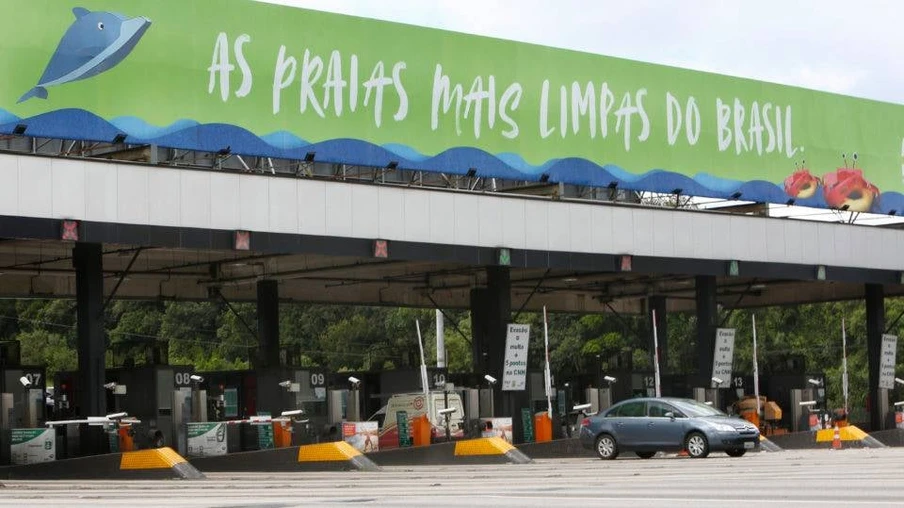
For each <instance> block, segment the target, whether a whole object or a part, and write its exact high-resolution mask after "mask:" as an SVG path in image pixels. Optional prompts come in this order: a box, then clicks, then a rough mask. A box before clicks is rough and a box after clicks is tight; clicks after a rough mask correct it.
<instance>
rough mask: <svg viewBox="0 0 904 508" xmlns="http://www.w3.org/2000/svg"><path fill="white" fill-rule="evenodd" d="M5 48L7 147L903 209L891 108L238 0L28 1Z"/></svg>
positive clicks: (903, 183) (1, 30)
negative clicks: (36, 141) (74, 142)
mask: <svg viewBox="0 0 904 508" xmlns="http://www.w3.org/2000/svg"><path fill="white" fill-rule="evenodd" d="M0 34H2V35H0V66H2V67H3V68H4V69H5V70H6V72H5V73H4V77H5V79H4V80H2V82H0V109H2V111H0V132H4V133H20V134H21V133H24V134H25V135H34V136H44V137H61V138H71V139H92V140H101V141H112V140H116V139H118V140H120V141H123V140H124V141H125V142H127V143H133V144H143V143H155V144H158V145H161V146H171V147H177V148H187V149H195V150H204V151H228V152H232V153H242V154H250V155H262V156H268V157H280V158H289V159H303V158H308V159H311V158H313V159H314V160H317V161H325V162H341V163H347V164H361V165H370V166H378V167H386V166H388V167H391V168H395V167H398V168H404V169H423V170H428V171H440V172H446V173H455V174H465V173H469V172H470V173H472V174H474V175H476V176H492V177H500V178H511V179H519V180H534V181H551V182H556V181H561V182H566V183H574V184H580V185H593V186H603V187H604V186H609V187H618V188H627V189H635V190H648V191H657V192H669V193H672V192H674V193H681V194H685V195H700V196H715V197H726V198H727V197H731V198H735V199H744V200H754V201H767V202H775V203H786V202H794V203H797V204H807V205H811V206H821V207H834V208H845V209H849V210H855V211H874V212H881V213H892V214H897V213H899V212H900V211H901V210H904V195H902V194H901V192H902V190H904V180H902V152H904V150H902V145H904V109H902V107H901V106H899V105H893V104H885V103H880V102H876V101H870V100H861V99H854V98H848V97H842V96H838V95H832V94H828V93H822V92H815V91H810V90H805V89H801V88H794V87H788V86H780V85H774V84H769V83H763V82H758V81H752V80H746V79H738V78H732V77H727V76H721V75H715V74H709V73H703V72H695V71H689V70H683V69H677V68H672V67H666V66H660V65H652V64H646V63H640V62H635V61H629V60H623V59H618V58H611V57H604V56H596V55H590V54H585V53H580V52H575V51H567V50H561V49H553V48H547V47H540V46H535V45H530V44H522V43H514V42H509V41H503V40H497V39H491V38H485V37H476V36H469V35H463V34H458V33H450V32H445V31H440V30H433V29H426V28H419V27H413V26H407V25H401V24H395V23H388V22H382V21H374V20H367V19H361V18H354V17H349V16H343V15H337V14H330V13H323V12H316V11H309V10H302V9H295V8H289V7H283V6H276V5H270V4H264V3H259V2H253V1H249V0H218V1H217V2H215V3H212V2H209V1H207V2H205V1H198V0H196V1H185V0H132V1H129V2H123V1H120V0H88V1H82V0H79V1H77V2H76V1H74V0H30V1H29V2H17V3H16V9H13V10H10V11H9V12H8V13H7V15H5V16H3V17H2V19H0ZM224 153H225V152H224ZM843 154H844V155H843ZM855 154H856V155H855Z"/></svg>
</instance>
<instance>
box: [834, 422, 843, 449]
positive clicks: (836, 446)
mask: <svg viewBox="0 0 904 508" xmlns="http://www.w3.org/2000/svg"><path fill="white" fill-rule="evenodd" d="M832 449H833V450H840V449H841V434H840V433H839V432H838V424H835V434H834V435H833V436H832Z"/></svg>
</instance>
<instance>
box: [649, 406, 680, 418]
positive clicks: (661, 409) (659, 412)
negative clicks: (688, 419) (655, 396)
mask: <svg viewBox="0 0 904 508" xmlns="http://www.w3.org/2000/svg"><path fill="white" fill-rule="evenodd" d="M648 411H649V412H648V414H649V415H650V416H655V417H660V418H665V414H666V413H669V412H671V413H675V416H678V414H677V411H675V410H674V409H672V408H671V407H670V406H667V405H665V404H663V403H662V402H650V404H649V409H648Z"/></svg>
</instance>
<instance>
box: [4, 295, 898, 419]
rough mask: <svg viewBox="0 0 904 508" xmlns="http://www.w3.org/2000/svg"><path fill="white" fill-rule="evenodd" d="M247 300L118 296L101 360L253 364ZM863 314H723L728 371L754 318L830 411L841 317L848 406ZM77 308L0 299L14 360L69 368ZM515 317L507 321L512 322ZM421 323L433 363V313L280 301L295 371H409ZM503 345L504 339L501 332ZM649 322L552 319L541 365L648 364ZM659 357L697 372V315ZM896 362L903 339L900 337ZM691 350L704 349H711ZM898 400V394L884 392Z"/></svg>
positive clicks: (467, 337)
mask: <svg viewBox="0 0 904 508" xmlns="http://www.w3.org/2000/svg"><path fill="white" fill-rule="evenodd" d="M256 311H257V309H256V306H255V305H254V304H233V305H232V306H231V307H230V306H227V305H225V304H222V303H212V302H205V303H186V302H166V303H162V302H133V301H116V302H113V303H112V304H111V305H110V307H109V308H108V309H107V312H106V314H105V316H104V319H105V325H106V334H107V335H106V340H107V343H108V345H109V350H110V354H109V355H108V357H107V362H108V365H109V366H119V365H122V364H124V363H135V364H142V363H147V362H151V361H153V360H154V355H155V351H157V352H158V353H160V352H162V354H163V355H164V356H163V358H164V359H167V360H168V361H169V362H170V363H172V364H193V365H195V366H196V368H197V369H199V370H201V371H205V370H232V369H245V368H250V366H251V365H252V361H253V358H254V355H255V353H256V351H257V317H256V314H257V312H256ZM865 314H866V309H865V305H864V303H863V302H859V301H851V302H836V303H828V304H817V305H800V306H796V307H773V308H763V309H755V310H737V311H733V312H724V313H722V316H721V317H722V319H723V320H724V321H723V323H722V324H721V326H724V327H731V328H735V329H736V330H737V335H736V343H735V363H734V370H735V372H736V373H738V374H739V375H749V374H750V373H751V372H752V369H753V358H752V350H753V348H752V345H753V344H752V318H753V316H754V315H755V316H756V320H757V331H758V336H757V341H758V364H759V368H760V371H761V372H762V373H764V374H767V373H769V372H777V371H781V370H782V369H783V368H785V367H787V365H788V363H789V362H790V361H792V360H803V361H805V362H806V366H807V371H808V372H809V373H814V374H817V373H824V374H825V376H826V380H827V397H828V401H829V406H830V407H841V406H842V405H843V404H844V400H843V394H842V389H841V386H842V383H841V372H842V367H841V358H842V345H841V319H842V317H844V319H845V322H846V331H847V357H848V371H849V379H850V396H849V401H850V406H851V408H857V407H862V406H863V405H864V401H865V399H866V393H867V386H868V385H867V382H868V379H867V377H868V368H867V348H866V326H865V321H866V315H865ZM902 314H904V299H902V298H887V299H886V324H887V326H888V327H889V333H892V334H896V335H899V336H902V335H904V319H899V318H900V316H901V315H902ZM446 316H447V318H446V327H445V345H446V362H447V368H448V369H449V371H450V372H453V373H465V372H472V371H473V370H474V367H473V362H472V345H471V316H470V313H469V312H468V311H463V310H458V311H446ZM76 317H77V316H76V312H75V303H74V302H73V301H71V300H0V340H18V341H20V342H21V352H22V360H23V362H24V363H27V364H35V365H46V366H47V371H48V376H51V377H52V376H53V374H54V373H55V372H57V371H60V370H72V369H76V368H77V366H78V363H77V354H76V351H77V344H76V342H77V333H76ZM513 319H514V318H513ZM416 321H417V322H419V323H420V326H421V335H422V338H423V342H424V356H425V359H426V361H427V363H428V365H433V364H434V362H435V359H436V331H435V330H436V328H435V311H433V310H430V309H403V308H397V309H388V308H375V307H350V306H326V305H301V304H281V305H280V342H281V345H282V346H284V347H286V346H293V347H296V348H297V349H298V351H299V352H300V353H301V361H302V365H304V366H325V367H327V368H329V369H332V370H336V371H339V370H371V369H373V370H382V369H393V368H412V367H416V366H417V365H418V364H419V363H420V353H419V348H418V343H417V332H416V328H415V322H416ZM517 321H518V322H519V323H525V324H529V325H530V326H531V342H530V351H529V357H528V361H529V368H530V369H531V370H540V369H542V367H543V361H544V357H545V353H544V330H543V316H542V314H540V313H523V314H521V315H520V316H518V317H517ZM503 340H504V339H503ZM651 342H652V340H651V333H650V330H649V325H648V322H647V320H645V319H643V318H642V317H639V316H624V315H614V314H605V315H583V316H575V315H564V314H555V315H550V316H549V348H550V363H551V366H552V370H553V373H554V374H555V375H556V376H557V378H559V379H568V378H572V377H574V376H580V375H583V374H595V373H599V372H606V371H615V370H621V371H625V370H631V371H649V370H652V355H651ZM667 348H668V349H667V353H668V354H667V357H668V362H669V364H668V365H667V366H665V365H664V366H663V368H664V369H667V371H668V372H670V373H673V374H682V373H683V374H687V373H692V372H694V371H695V370H696V368H697V363H698V357H697V356H698V352H697V350H696V320H695V317H694V316H693V314H692V313H672V314H669V316H668V343H667ZM898 348H899V350H898V356H897V358H898V362H899V363H902V362H904V340H899V341H898ZM700 354H711V353H708V352H704V353H700ZM893 396H894V397H897V398H896V399H895V400H900V399H901V398H904V396H899V394H898V393H895V395H893Z"/></svg>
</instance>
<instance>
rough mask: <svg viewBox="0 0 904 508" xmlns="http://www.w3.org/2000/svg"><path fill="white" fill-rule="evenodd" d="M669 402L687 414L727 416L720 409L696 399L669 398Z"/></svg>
mask: <svg viewBox="0 0 904 508" xmlns="http://www.w3.org/2000/svg"><path fill="white" fill-rule="evenodd" d="M669 402H670V403H671V404H673V405H674V406H675V407H677V408H678V409H680V410H681V411H682V412H683V413H684V414H686V415H687V416H728V415H727V414H725V413H723V412H722V411H719V410H718V409H716V408H714V407H712V406H709V405H706V404H704V403H702V402H697V401H696V400H690V399H688V400H670V401H669Z"/></svg>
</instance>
